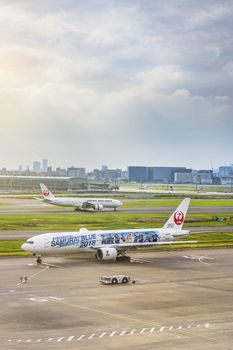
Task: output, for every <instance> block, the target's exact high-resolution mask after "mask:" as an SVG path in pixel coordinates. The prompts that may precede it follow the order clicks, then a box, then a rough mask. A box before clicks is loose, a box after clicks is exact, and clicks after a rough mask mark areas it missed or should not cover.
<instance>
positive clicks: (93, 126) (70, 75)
mask: <svg viewBox="0 0 233 350" xmlns="http://www.w3.org/2000/svg"><path fill="white" fill-rule="evenodd" d="M232 101H233V1H226V0H222V1H216V0H205V1H203V0H189V1H187V0H156V1H154V0H86V1H83V0H56V1H54V0H38V1H32V0H0V120H1V128H0V154H1V157H0V168H2V167H5V166H6V167H7V168H9V169H11V168H17V167H18V166H19V165H23V166H26V165H30V166H31V164H32V162H33V161H34V160H41V159H42V158H47V159H48V160H49V163H50V165H52V166H54V167H56V166H61V167H67V166H71V165H74V166H82V167H85V168H87V169H93V168H99V167H101V165H103V164H107V165H109V167H110V168H126V167H127V166H129V165H145V166H187V167H190V168H193V169H201V168H203V169H210V168H211V167H212V166H213V167H214V168H217V167H218V166H219V165H226V164H232V163H233V108H232Z"/></svg>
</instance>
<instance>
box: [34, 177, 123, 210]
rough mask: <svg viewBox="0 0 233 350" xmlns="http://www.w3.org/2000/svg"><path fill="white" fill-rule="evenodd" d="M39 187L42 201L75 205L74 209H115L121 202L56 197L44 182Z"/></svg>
mask: <svg viewBox="0 0 233 350" xmlns="http://www.w3.org/2000/svg"><path fill="white" fill-rule="evenodd" d="M40 188H41V192H42V195H43V198H44V202H46V203H49V204H53V205H59V206H62V207H75V211H79V210H81V211H87V210H89V209H93V210H103V209H104V208H113V209H114V211H116V208H118V207H120V206H121V205H122V204H123V203H122V202H120V201H118V200H116V199H111V198H60V197H59V198H57V197H55V196H54V195H53V194H52V192H51V191H50V190H49V189H48V188H47V187H46V186H45V185H44V184H42V183H41V184H40Z"/></svg>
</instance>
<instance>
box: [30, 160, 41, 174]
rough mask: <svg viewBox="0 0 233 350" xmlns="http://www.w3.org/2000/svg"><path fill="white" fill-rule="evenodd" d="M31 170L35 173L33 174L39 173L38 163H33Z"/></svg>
mask: <svg viewBox="0 0 233 350" xmlns="http://www.w3.org/2000/svg"><path fill="white" fill-rule="evenodd" d="M32 170H33V171H35V173H40V162H38V161H34V162H33V164H32Z"/></svg>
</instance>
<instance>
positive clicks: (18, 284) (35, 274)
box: [17, 266, 49, 286]
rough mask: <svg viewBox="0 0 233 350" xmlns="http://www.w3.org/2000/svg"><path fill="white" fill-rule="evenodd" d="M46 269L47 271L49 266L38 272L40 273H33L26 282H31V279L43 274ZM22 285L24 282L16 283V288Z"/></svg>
mask: <svg viewBox="0 0 233 350" xmlns="http://www.w3.org/2000/svg"><path fill="white" fill-rule="evenodd" d="M48 269H49V266H45V267H44V268H43V269H42V270H40V271H38V272H36V273H34V274H33V275H31V276H29V277H28V278H27V281H29V280H31V279H32V278H33V277H35V276H37V275H39V273H41V272H44V271H46V270H48ZM24 283H25V281H22V282H19V283H17V286H20V285H21V284H24Z"/></svg>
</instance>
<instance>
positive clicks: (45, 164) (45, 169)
mask: <svg viewBox="0 0 233 350" xmlns="http://www.w3.org/2000/svg"><path fill="white" fill-rule="evenodd" d="M47 170H48V159H43V160H42V171H43V173H46V172H47Z"/></svg>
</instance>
